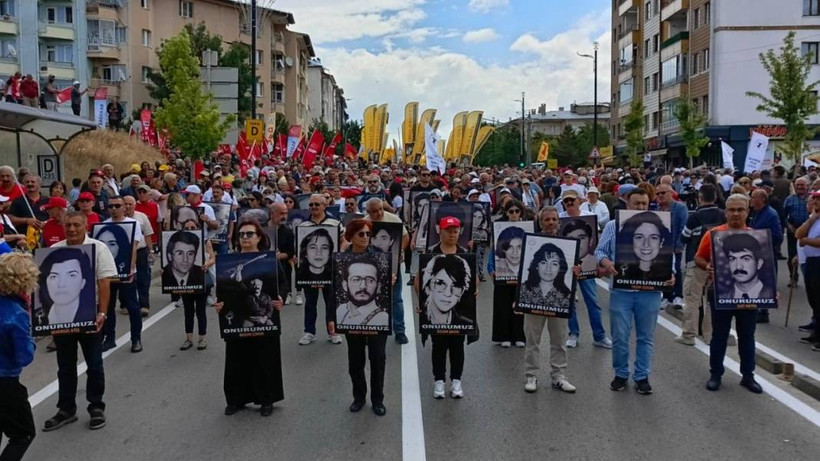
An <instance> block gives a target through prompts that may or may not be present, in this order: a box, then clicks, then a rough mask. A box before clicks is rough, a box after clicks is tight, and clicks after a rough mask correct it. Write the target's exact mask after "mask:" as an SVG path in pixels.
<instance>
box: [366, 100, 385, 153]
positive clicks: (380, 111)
mask: <svg viewBox="0 0 820 461" xmlns="http://www.w3.org/2000/svg"><path fill="white" fill-rule="evenodd" d="M386 116H387V104H382V105H380V106H378V107H377V108H376V113H375V115H374V116H373V138H372V139H371V140H370V142H371V146H369V147H370V149H372V150H373V152H382V151H383V150H384V148H383V147H382V138H383V137H384V124H385V118H386Z"/></svg>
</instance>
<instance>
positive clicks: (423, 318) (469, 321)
mask: <svg viewBox="0 0 820 461" xmlns="http://www.w3.org/2000/svg"><path fill="white" fill-rule="evenodd" d="M475 264H476V259H475V254H448V255H445V254H433V253H426V254H422V255H419V268H420V272H421V273H420V277H421V280H420V282H421V285H420V288H419V308H420V310H421V313H420V314H419V330H420V332H421V333H428V334H447V335H473V334H476V333H477V332H478V322H477V319H476V299H475V295H476V276H475V269H476V266H475Z"/></svg>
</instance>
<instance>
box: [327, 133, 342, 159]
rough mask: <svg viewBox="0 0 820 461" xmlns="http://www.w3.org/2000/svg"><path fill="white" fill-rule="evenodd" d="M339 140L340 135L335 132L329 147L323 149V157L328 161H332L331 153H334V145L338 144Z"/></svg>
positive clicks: (340, 138)
mask: <svg viewBox="0 0 820 461" xmlns="http://www.w3.org/2000/svg"><path fill="white" fill-rule="evenodd" d="M341 140H342V134H341V133H339V132H336V136H334V137H333V140H332V141H330V145H329V146H327V149H325V157H327V158H328V159H330V161H333V153H334V152H336V145H337V144H339V141H341Z"/></svg>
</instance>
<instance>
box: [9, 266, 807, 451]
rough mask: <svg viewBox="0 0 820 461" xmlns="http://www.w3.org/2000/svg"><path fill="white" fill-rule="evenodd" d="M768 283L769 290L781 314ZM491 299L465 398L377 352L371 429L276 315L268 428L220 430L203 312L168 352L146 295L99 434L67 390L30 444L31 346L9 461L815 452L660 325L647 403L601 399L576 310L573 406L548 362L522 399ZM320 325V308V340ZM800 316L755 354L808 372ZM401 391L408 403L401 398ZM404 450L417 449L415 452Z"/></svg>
mask: <svg viewBox="0 0 820 461" xmlns="http://www.w3.org/2000/svg"><path fill="white" fill-rule="evenodd" d="M784 272H785V271H781V284H780V287H779V288H780V292H781V299H783V300H784V303H785V299H784V298H785V297H787V296H788V288H786V283H787V280H785V278H784V277H783V275H782V274H783V273H784ZM491 290H492V286H491V285H490V284H489V283H484V284H482V286H481V287H480V294H481V295H480V297H479V323H480V325H481V327H482V330H483V331H482V338H481V340H480V341H479V342H477V343H474V344H472V345H469V346H466V366H465V372H464V376H463V383H464V391H465V394H466V395H465V398H463V399H460V400H454V399H452V398H449V395H448V398H446V399H444V400H434V399H433V398H432V392H433V379H432V367H431V363H430V344H429V342H428V343H427V347H422V346H421V344H420V341H416V344H415V348H416V349H415V352H416V355H417V361H416V362H415V363H411V362H410V361H409V359H408V357H409V356H412V354H411V353H410V352H412V351H411V350H408V351H406V352H405V354H404V356H405V357H404V358H405V359H407V360H406V361H405V363H404V364H403V363H402V355H403V354H402V351H401V348H402V347H413V346H412V345H407V346H399V345H397V344H396V343H395V342H393V341H392V340H390V341H388V346H387V372H386V383H385V395H386V398H385V405H386V407H387V415H386V416H384V417H378V416H376V415H374V414H373V413H372V411H370V407H369V405H368V406H366V407H365V409H363V410H362V411H361V412H360V413H358V414H351V413H350V412H349V411H348V409H347V407H348V405H349V404H350V403H351V401H352V396H351V386H350V380H349V377H348V376H347V356H346V353H347V351H346V349H347V347H346V345H344V344H343V345H332V344H330V343H329V342H327V341H326V335H324V334H322V333H320V335H319V337H318V340H317V341H316V342H315V343H314V344H312V345H309V346H299V345H297V341H298V339H299V337H300V336H301V334H302V306H296V305H288V306H286V307H285V309H284V311H283V315H282V325H283V328H282V330H283V331H282V362H283V368H284V387H285V400H284V401H282V402H279V403H277V404H276V405H275V407H274V408H275V409H274V412H273V415H272V416H270V417H269V418H262V417H261V416H260V415H259V411H258V407H249V409H247V410H245V411H242V412H239V413H237V414H236V415H234V416H230V417H229V416H225V415H224V414H223V409H224V406H225V401H224V396H223V393H222V373H223V364H224V363H223V361H224V343H223V342H222V341H221V340H220V339H219V335H218V332H217V329H216V314H215V312H213V310H212V309H209V310H208V317H209V331H211V332H213V333H212V334H211V335H209V347H208V349H207V350H205V351H197V350H196V348H192V349H190V350H188V351H180V350H179V349H178V348H179V345H180V344H181V343H182V341H183V339H184V328H183V312H182V309H175V308H173V307H167V308H166V307H165V306H167V305H168V304H169V303H170V296H167V295H162V294H161V293H160V290H159V288H158V287H156V286H155V287H153V288H152V301H153V306H152V317H153V318H154V320H153V321H152V322H151V323H152V324H151V325H150V326H149V327H148V328H147V330H146V331H144V332H143V345H144V347H145V350H144V352H142V353H140V354H131V353H130V352H129V349H128V346H127V343H128V338H127V337H128V334H127V329H128V319H127V317H126V316H120V315H118V318H117V320H118V322H117V331H118V335H120V336H122V335H125V337H124V338H123V341H122V342H123V344H124V345H123V346H122V347H120V348H119V349H117V350H115V351H114V352H113V353H111V354H110V355H109V356H107V357H106V358H105V375H106V394H105V402H106V404H107V409H106V416H107V419H108V423H107V426H106V427H105V428H103V429H102V430H98V431H90V430H89V429H88V415H87V414H86V413H85V411H84V408H85V402H84V391H85V376H82V377H81V378H80V381H79V390H78V399H77V403H78V407H79V408H80V411H79V413H78V415H79V417H80V420H79V421H78V422H76V423H74V424H70V425H68V426H65V427H63V428H61V429H59V430H57V431H54V432H49V433H44V432H42V431H40V428H41V427H42V425H43V423H44V422H45V420H46V419H48V418H49V417H51V416H53V414H54V413H55V412H56V408H55V405H56V402H57V396H56V393H54V394H49V391H48V386H49V385H50V384H51V383H52V382H53V381H54V380H56V358H55V357H54V355H53V353H52V354H49V353H46V352H45V344H46V343H45V342H44V341H40V342H38V351H37V357H36V359H35V362H34V363H33V364H32V365H31V366H29V367H28V368H26V369H25V371H24V374H23V377H22V381H23V383H24V384H25V385H26V386H27V387H28V389H29V395H30V396H32V399H33V400H34V401H35V406H34V418H35V423H36V425H37V427H38V435H37V438H36V439H35V440H34V442H33V444H32V446H31V448H30V449H29V452H28V454H27V456H26V458H25V459H30V460H79V459H117V460H222V459H247V460H262V459H265V460H269V459H276V460H302V459H333V460H361V459H372V460H383V459H384V460H387V459H391V460H395V459H401V458H404V459H408V460H409V459H424V458H425V457H426V459H429V460H445V459H449V460H473V459H482V460H483V459H499V460H508V459H509V460H512V459H527V458H536V457H537V458H545V457H550V458H553V459H555V458H558V459H591V460H592V459H601V460H609V459H612V460H615V459H618V460H625V459H656V458H660V457H662V458H664V459H666V460H678V459H680V460H699V459H715V458H717V459H724V460H734V459H738V460H740V459H744V460H749V459H768V460H771V459H784V460H786V459H801V460H802V459H806V460H808V459H816V456H817V453H818V452H820V426H818V424H820V422H812V421H810V420H809V419H807V418H806V417H804V415H801V414H800V411H796V410H795V409H793V407H794V408H797V407H795V406H794V405H792V406H791V407H790V406H787V405H786V404H784V403H781V401H780V400H777V399H775V398H773V397H772V395H770V394H763V395H754V394H751V393H750V392H748V391H746V390H745V389H744V388H742V387H740V386H739V385H738V382H739V379H740V378H739V376H737V375H735V374H733V373H732V372H730V371H727V373H726V375H725V376H724V385H723V387H722V388H721V390H720V391H719V392H715V393H713V392H708V391H706V390H705V388H704V385H705V382H706V379H707V378H708V357H707V356H706V355H705V354H704V353H703V352H701V351H700V350H698V349H696V348H693V347H687V346H682V345H679V344H677V343H675V342H673V341H672V338H673V337H674V334H673V333H671V332H670V331H668V330H667V329H666V328H664V327H662V326H661V325H659V326H658V327H657V330H656V336H655V353H654V360H653V373H652V376H651V378H650V379H651V382H652V385H653V387H654V388H655V393H654V394H653V395H651V396H642V395H639V394H637V393H636V392H635V391H634V389H633V386H632V385H631V384H630V386H629V388H628V389H627V390H626V391H622V392H612V391H611V390H609V387H608V386H609V381H610V380H611V379H612V369H611V354H610V353H609V351H608V350H606V349H600V348H595V347H593V346H592V344H591V334H590V329H589V324H588V321H587V316H586V309H585V308H583V306H582V307H581V308H580V309H579V313H580V323H581V331H582V332H581V339H580V342H579V343H580V344H579V347H578V348H577V349H571V350H570V351H569V367H568V370H567V378H568V379H569V381H570V382H572V383H573V384H574V385H576V386H577V387H578V392H577V393H576V394H574V395H571V394H565V393H562V392H560V391H557V390H554V389H551V388H550V387H549V374H548V364H547V356H548V354H547V353H543V354H542V359H543V360H544V364H543V365H544V367H545V371H546V372H545V373H543V374H542V379H541V380H540V381H539V384H540V385H541V386H540V389H539V391H538V392H537V393H535V394H527V393H525V392H524V389H523V384H524V376H523V349H515V348H510V349H502V348H500V347H498V346H495V345H493V344H492V343H491V341H490V331H491V318H492V305H491V304H492V296H491ZM599 300H600V301H601V302H602V307H603V315H604V324H605V325H606V326H607V331H609V328H608V324H609V321H608V309H607V306H608V293H607V292H606V291H605V290H604V289H599ZM582 304H583V303H582ZM410 306H411V302H410V293H409V290H408V289H405V308H406V309H409V308H410ZM784 307H785V306H784ZM322 312H323V311H322V309H321V308H320V314H319V325H320V326H319V331H320V332H322V331H323V329H322V327H321V322H322V321H323V319H324V315H323V313H322ZM808 316H809V308H808V306H807V303H806V298H805V291H804V288H803V285H802V284H801V286H800V287H799V288H797V289H796V290H795V292H794V296H793V300H792V310H791V321H790V324H789V327H788V328H785V327H783V321H784V320H785V309H781V310H779V311H777V312H774V313H773V314H772V323H771V324H769V325H760V326H759V328H758V335H757V340H758V342H760V343H763V344H765V345H766V346H768V347H771V348H772V349H775V350H777V351H778V352H779V353H781V354H784V355H786V356H788V357H790V358H793V359H794V360H796V361H797V362H799V363H801V364H802V365H804V366H806V367H809V368H811V369H812V370H814V371H820V353H817V352H812V351H811V349H810V348H809V347H807V346H806V345H803V344H800V343H798V342H797V338H799V337H800V336H803V335H804V334H802V333H798V332H797V325H799V324H802V323H805V322H806V321H807V319H808ZM159 317H162V318H159ZM662 317H663V318H665V319H666V320H667V321H668V322H667V323H674V324H677V323H678V322H677V321H675V320H674V319H673V318H671V317H668V316H666V315H665V314H663V315H662ZM150 319H151V318H149V320H150ZM417 338H418V337H416V339H417ZM545 343H546V338H545ZM542 350H543V349H542ZM547 350H548V348H547ZM729 356H730V358H731V357H733V358H734V359H735V360H737V356H736V348H730V351H729ZM81 360H82V359H81ZM403 366H404V367H407V368H406V369H405V370H404V371H405V373H402V367H403ZM407 371H416V372H417V374H418V382H417V383H412V382H405V383H403V382H402V376H403V375H404V376H405V379H406V377H407V376H408V375H412V373H407ZM758 376H759V379H761V380H766V381H768V382H770V383H771V384H772V385H773V386H774V387H775V388H776V389H777V390H776V391H775V392H778V393H780V392H782V393H785V395H787V396H789V397H790V398H792V400H794V401H797V402H802V403H803V404H805V405H806V406H805V407H803V409H804V413H805V409H806V408H808V412H809V413H810V412H814V413H813V414H814V415H815V416H816V415H817V414H818V413H817V412H818V411H820V403H819V402H817V401H815V400H812V399H811V398H808V397H807V396H805V395H804V394H802V393H800V392H799V391H797V390H795V389H793V387H792V386H790V385H789V384H788V383H785V382H783V381H781V380H779V379H777V378H776V377H773V376H771V375H768V374H767V373H765V372H763V371H761V370H758ZM52 388H53V385H52ZM416 388H418V389H420V394H419V393H418V392H414V391H413V390H414V389H416ZM43 389H46V390H44V391H42V392H41V393H40V394H38V391H41V390H43ZM403 393H405V394H404V395H403ZM42 396H45V398H44V399H42V398H41V397H42ZM781 400H782V399H781ZM419 402H420V403H419ZM414 403H415V404H416V405H420V409H421V415H422V417H421V418H420V419H419V418H415V417H413V414H414V413H413V412H412V411H409V409H411V408H412V407H413V404H414ZM403 405H408V406H407V408H408V411H406V412H405V411H403V408H402V406H403ZM422 431H423V434H422ZM414 440H417V441H421V440H423V441H424V446H423V447H422V446H421V444H420V443H419V442H414Z"/></svg>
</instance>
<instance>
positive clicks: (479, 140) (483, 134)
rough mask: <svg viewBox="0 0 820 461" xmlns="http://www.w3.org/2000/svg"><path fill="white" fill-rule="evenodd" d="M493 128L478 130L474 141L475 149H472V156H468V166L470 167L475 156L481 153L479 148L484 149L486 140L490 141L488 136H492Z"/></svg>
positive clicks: (487, 126) (485, 127)
mask: <svg viewBox="0 0 820 461" xmlns="http://www.w3.org/2000/svg"><path fill="white" fill-rule="evenodd" d="M494 130H495V128H493V127H491V126H490V125H485V126H482V127H481V128H479V129H478V136H476V141H475V148H474V149H473V152H472V154H470V164H471V165H472V162H473V160H474V159H475V156H476V155H478V153H479V152H480V151H481V148H482V147H484V144H486V143H487V140H488V139H490V135H491V134H493V131H494Z"/></svg>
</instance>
